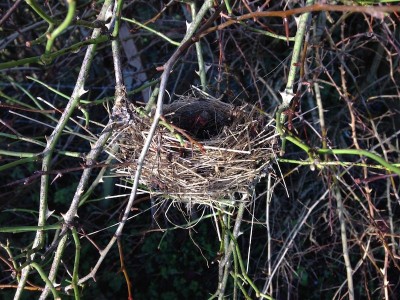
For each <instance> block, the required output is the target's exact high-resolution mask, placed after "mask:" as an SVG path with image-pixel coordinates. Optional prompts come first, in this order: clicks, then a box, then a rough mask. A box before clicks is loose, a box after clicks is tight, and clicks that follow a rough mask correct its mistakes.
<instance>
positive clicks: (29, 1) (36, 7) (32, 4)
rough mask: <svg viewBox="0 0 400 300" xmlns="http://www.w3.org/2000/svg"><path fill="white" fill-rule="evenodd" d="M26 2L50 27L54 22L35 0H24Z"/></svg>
mask: <svg viewBox="0 0 400 300" xmlns="http://www.w3.org/2000/svg"><path fill="white" fill-rule="evenodd" d="M26 3H27V4H28V5H29V6H30V7H31V8H32V9H33V10H34V11H35V12H36V13H37V14H38V15H39V17H41V18H42V19H43V20H45V21H46V22H47V23H49V25H50V26H51V27H52V26H54V24H55V23H56V21H54V20H53V19H52V18H51V17H50V16H49V15H48V14H46V13H45V12H44V10H43V9H41V8H40V6H39V5H38V4H37V3H36V1H35V0H26Z"/></svg>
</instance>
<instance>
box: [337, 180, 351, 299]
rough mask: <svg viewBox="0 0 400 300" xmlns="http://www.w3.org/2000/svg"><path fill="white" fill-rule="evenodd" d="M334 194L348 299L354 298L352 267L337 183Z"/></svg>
mask: <svg viewBox="0 0 400 300" xmlns="http://www.w3.org/2000/svg"><path fill="white" fill-rule="evenodd" d="M333 189H334V194H335V198H336V202H337V213H338V217H339V222H340V233H341V234H340V236H341V238H342V249H343V257H344V263H345V266H346V274H347V288H348V291H349V300H354V285H353V268H352V267H351V262H350V256H349V249H348V247H347V234H346V221H345V218H344V207H343V201H342V195H341V193H340V190H339V187H338V186H337V185H334V186H333Z"/></svg>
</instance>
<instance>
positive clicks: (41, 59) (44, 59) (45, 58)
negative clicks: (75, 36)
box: [0, 35, 110, 70]
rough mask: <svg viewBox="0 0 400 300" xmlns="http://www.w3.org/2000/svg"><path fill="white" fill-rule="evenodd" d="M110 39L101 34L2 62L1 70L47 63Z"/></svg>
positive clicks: (0, 64)
mask: <svg viewBox="0 0 400 300" xmlns="http://www.w3.org/2000/svg"><path fill="white" fill-rule="evenodd" d="M109 39H110V37H109V36H107V35H100V36H98V37H96V38H93V39H90V40H87V41H83V42H79V43H76V44H74V45H72V46H70V47H67V48H64V49H61V50H58V51H55V52H53V53H48V54H43V55H40V56H34V57H28V58H23V59H19V60H10V61H8V62H5V63H0V70H4V69H9V68H13V67H18V66H22V65H27V64H33V63H41V64H47V63H49V62H51V61H53V60H54V59H55V58H57V57H59V56H61V55H64V54H68V53H71V52H74V51H77V50H78V49H80V48H81V47H83V46H86V45H94V44H101V43H104V42H106V41H108V40H109Z"/></svg>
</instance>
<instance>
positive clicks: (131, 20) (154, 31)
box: [121, 17, 181, 47]
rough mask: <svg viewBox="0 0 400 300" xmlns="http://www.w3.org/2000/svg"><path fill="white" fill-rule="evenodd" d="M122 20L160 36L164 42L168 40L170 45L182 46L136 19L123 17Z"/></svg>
mask: <svg viewBox="0 0 400 300" xmlns="http://www.w3.org/2000/svg"><path fill="white" fill-rule="evenodd" d="M121 20H123V21H126V22H129V23H132V24H135V25H137V26H139V27H142V28H144V29H146V30H147V31H150V32H151V33H154V34H155V35H158V36H159V37H161V38H163V39H164V40H166V41H167V42H169V43H170V44H172V45H174V46H177V47H178V46H179V45H180V44H181V43H179V42H175V41H174V40H172V39H170V38H169V37H167V36H166V35H164V34H162V33H161V32H159V31H156V30H154V29H153V28H151V27H149V26H146V25H143V24H142V23H140V22H138V21H136V20H135V19H128V18H125V17H122V18H121Z"/></svg>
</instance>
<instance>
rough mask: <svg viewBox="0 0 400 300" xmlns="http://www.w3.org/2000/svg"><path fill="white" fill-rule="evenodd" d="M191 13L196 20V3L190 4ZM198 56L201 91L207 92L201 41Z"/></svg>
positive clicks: (197, 47)
mask: <svg viewBox="0 0 400 300" xmlns="http://www.w3.org/2000/svg"><path fill="white" fill-rule="evenodd" d="M190 11H191V13H192V19H195V18H196V13H197V12H196V2H195V1H193V2H190ZM195 46H196V55H197V62H198V65H199V73H198V75H199V77H200V84H201V89H202V90H203V91H205V90H206V89H207V78H206V68H205V65H204V57H203V51H202V48H201V43H200V41H198V42H196V44H195Z"/></svg>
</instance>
